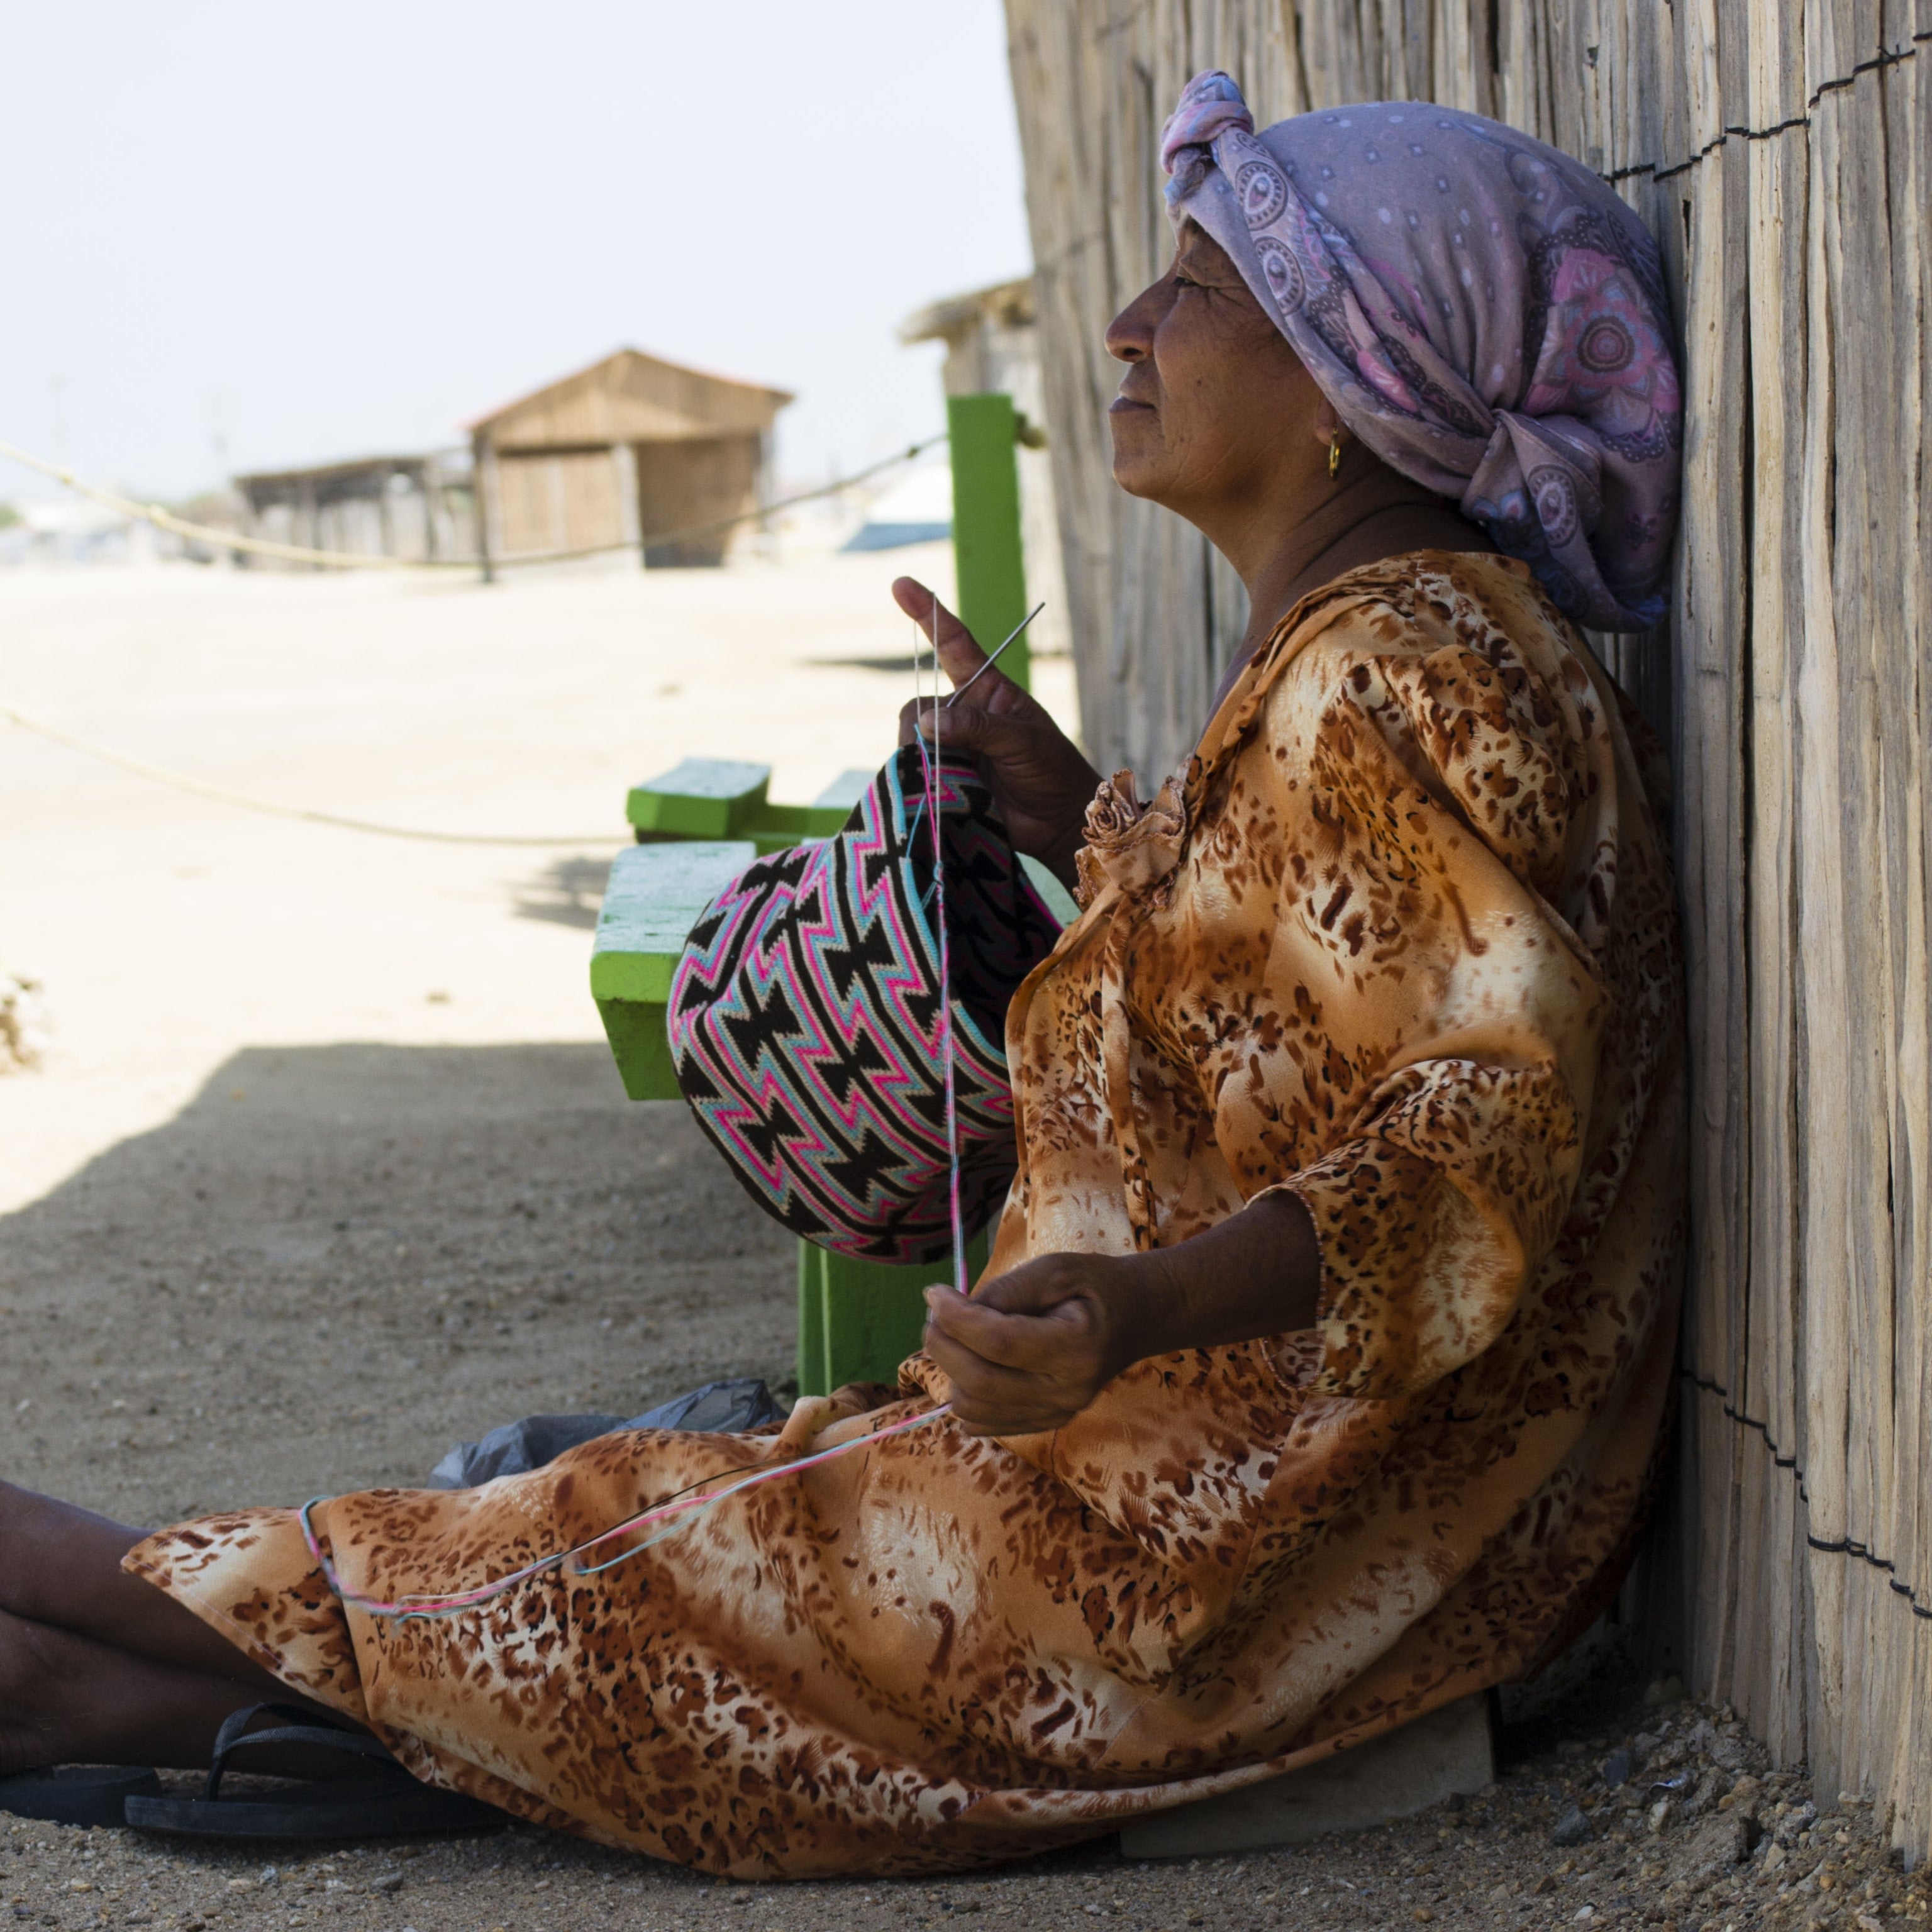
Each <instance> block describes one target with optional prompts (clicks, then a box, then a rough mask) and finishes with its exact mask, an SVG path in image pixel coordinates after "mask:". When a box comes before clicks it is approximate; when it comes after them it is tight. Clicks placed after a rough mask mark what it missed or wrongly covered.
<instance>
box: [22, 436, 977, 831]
mask: <svg viewBox="0 0 1932 1932" xmlns="http://www.w3.org/2000/svg"><path fill="white" fill-rule="evenodd" d="M945 440H946V432H945V431H944V430H942V431H940V432H939V434H938V435H936V436H929V437H926V438H925V439H924V440H922V441H920V442H918V443H908V444H907V446H906V447H905V448H904V449H901V450H895V451H894V452H892V455H890V456H882V457H880V458H879V460H877V462H876V463H868V464H867V465H866V466H865V468H864V469H855V470H854V471H853V472H852V473H851V475H849V476H841V477H839V478H837V479H836V480H835V481H832V482H830V483H821V484H819V485H818V486H817V487H816V488H814V489H811V490H800V491H799V493H797V494H796V496H785V497H781V499H779V500H778V502H775V503H763V504H760V505H759V506H758V507H757V508H756V509H752V510H739V511H733V513H732V514H730V515H729V516H726V517H712V519H711V520H709V522H708V523H691V524H688V525H687V526H685V528H684V529H678V530H664V531H652V532H649V533H647V534H646V535H643V536H640V537H633V538H628V539H627V540H625V541H624V542H622V543H608V544H589V545H586V547H583V549H580V550H519V551H517V552H515V553H514V554H512V555H510V556H493V557H491V558H490V559H489V563H490V568H492V569H493V570H495V569H507V568H510V567H511V565H523V564H526V563H568V562H573V561H574V560H575V559H577V558H579V557H585V556H610V555H612V554H613V553H615V552H616V551H619V550H637V549H640V548H642V547H653V546H656V545H658V544H677V543H688V542H689V541H691V540H692V539H693V538H697V537H705V536H715V535H717V534H718V532H719V531H721V530H728V529H736V526H738V525H739V524H740V523H762V522H763V520H764V519H765V518H766V517H775V516H776V515H777V514H778V512H779V511H781V510H791V509H796V508H797V507H798V505H799V504H801V503H815V502H818V501H819V500H820V498H822V497H826V496H838V495H839V494H841V493H842V492H844V491H845V490H850V489H853V488H855V487H856V486H857V485H858V484H861V483H864V482H868V481H870V480H871V478H873V477H874V476H876V475H878V474H879V473H880V471H882V470H886V469H893V468H895V467H896V466H898V464H900V463H910V462H912V461H913V460H914V459H915V458H918V457H920V456H923V455H925V454H926V452H927V451H928V450H929V449H935V448H936V447H937V446H938V445H939V444H941V443H944V441H945ZM0 456H5V457H7V458H10V459H11V460H13V462H15V463H19V464H20V466H22V467H23V469H31V470H34V471H36V472H38V473H39V474H40V475H43V476H49V477H51V478H52V479H53V480H54V481H55V482H56V483H58V484H62V485H63V486H64V487H66V488H68V489H69V490H73V491H74V492H75V493H76V494H77V495H79V496H87V497H91V498H92V499H93V500H94V501H95V502H97V503H103V504H105V505H107V508H110V509H111V510H114V511H118V513H119V514H121V515H122V516H124V517H133V518H135V519H136V520H139V521H141V522H143V523H152V524H153V525H154V527H155V528H156V529H160V530H166V531H167V532H169V534H170V535H174V536H178V537H184V538H187V539H188V540H189V541H192V542H194V543H202V544H208V545H210V546H211V547H213V548H215V549H218V550H238V551H242V552H244V553H246V554H248V556H272V557H275V558H278V559H281V561H282V562H285V563H312V564H316V565H321V566H323V567H326V568H329V569H334V570H441V571H448V570H480V569H481V568H482V567H483V563H484V559H483V558H482V557H481V556H470V557H423V558H416V557H405V556H380V555H378V554H377V553H375V552H374V551H369V550H311V549H310V548H309V547H308V545H307V544H285V543H278V542H276V541H275V539H274V538H271V537H251V536H244V535H242V533H241V532H239V531H236V530H218V529H215V528H214V526H213V525H212V524H210V523H191V522H190V521H189V520H188V519H187V517H178V516H176V515H175V513H174V512H173V511H172V510H169V509H166V508H163V506H162V505H160V504H159V503H139V502H136V501H135V500H134V499H133V497H131V496H122V495H121V494H120V493H118V491H117V490H104V489H103V488H101V486H100V485H99V484H96V483H88V482H85V481H83V480H82V479H81V478H80V477H78V476H77V475H75V474H74V472H73V471H72V470H71V469H67V468H65V466H62V464H60V463H49V462H48V461H47V460H46V458H44V457H40V456H35V455H34V454H33V453H32V452H31V451H28V450H25V449H17V448H16V447H15V446H13V444H12V443H4V442H0ZM498 842H501V841H498Z"/></svg>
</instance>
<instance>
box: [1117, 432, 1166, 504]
mask: <svg viewBox="0 0 1932 1932" xmlns="http://www.w3.org/2000/svg"><path fill="white" fill-rule="evenodd" d="M1164 480H1165V469H1164V466H1163V465H1162V464H1160V463H1150V462H1148V461H1147V460H1145V458H1140V457H1137V456H1136V455H1134V454H1133V452H1129V451H1124V450H1123V449H1121V448H1120V447H1119V446H1118V444H1117V445H1116V446H1115V450H1114V481H1115V482H1116V483H1118V484H1119V485H1120V486H1121V488H1122V489H1123V490H1125V491H1126V492H1127V494H1128V495H1129V496H1143V497H1145V498H1146V499H1147V500H1148V502H1154V503H1158V502H1161V501H1162V500H1163V493H1162V488H1161V486H1162V484H1163V481H1164Z"/></svg>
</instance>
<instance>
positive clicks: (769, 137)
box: [0, 0, 1029, 500]
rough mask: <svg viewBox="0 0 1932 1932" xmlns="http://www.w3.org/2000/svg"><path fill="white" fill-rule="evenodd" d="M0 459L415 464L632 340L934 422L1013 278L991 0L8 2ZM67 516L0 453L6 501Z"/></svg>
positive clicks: (804, 416)
mask: <svg viewBox="0 0 1932 1932" xmlns="http://www.w3.org/2000/svg"><path fill="white" fill-rule="evenodd" d="M0 196H4V199H0V235H4V236H5V243H4V251H5V252H4V260H5V274H4V276H3V277H0V284H4V287H5V290H6V296H5V302H4V303H0V440H6V441H8V442H10V443H17V444H18V445H20V446H23V447H24V448H26V449H31V450H34V451H35V452H38V453H40V454H43V455H47V456H49V457H50V458H53V459H55V460H65V461H67V462H68V463H71V464H72V465H73V466H74V468H75V469H77V471H79V472H81V473H82V474H83V475H87V476H89V477H91V478H95V479H98V480H101V481H107V482H110V483H113V484H121V485H123V486H126V487H131V488H133V489H136V490H140V491H142V492H145V493H149V494H151V495H161V494H168V495H178V494H182V493H187V492H188V491H190V490H194V489H196V488H199V487H202V486H204V485H205V484H208V483H209V482H211V481H213V480H214V479H215V478H216V477H217V475H218V474H220V470H221V467H222V464H221V461H220V458H218V456H217V447H218V446H220V445H221V444H222V443H225V446H226V452H227V455H226V467H227V468H228V469H232V470H247V469H272V468H279V467H283V466H293V465H297V464H301V463H309V462H316V461H322V460H328V459H329V458H335V457H341V456H353V455H360V454H365V453H371V452H377V451H379V450H380V451H397V450H401V451H407V450H411V449H427V448H434V447H436V446H440V445H442V444H445V443H449V442H451V441H453V440H457V438H458V434H459V432H458V425H460V423H461V422H463V420H464V419H466V418H468V417H470V416H475V415H480V414H481V413H483V412H484V410H487V409H488V408H489V407H491V406H492V405H493V404H496V403H498V402H500V401H506V400H508V398H511V397H512V396H515V395H520V394H522V393H523V392H526V391H527V390H529V389H534V388H535V387H537V386H539V385H540V384H541V383H544V382H546V381H548V380H550V379H552V378H553V377H557V376H560V375H562V374H566V373H568V371H571V370H572V369H574V368H579V367H580V366H581V365H583V364H585V363H586V362H592V361H594V360H595V359H596V358H598V356H601V355H603V354H604V353H606V352H607V351H608V350H611V349H613V348H616V347H619V345H621V344H633V345H634V346H635V347H638V348H641V349H646V350H652V351H653V352H655V353H658V354H661V355H664V356H669V357H671V358H673V359H675V360H678V361H683V362H692V363H695V364H697V365H700V366H703V367H707V368H715V369H718V370H721V371H724V372H725V373H727V374H740V375H745V376H749V377H754V378H755V379H757V380H761V381H764V382H768V383H773V384H775V385H776V386H779V387H781V388H786V389H794V390H796V392H798V394H799V401H798V402H797V403H796V404H794V405H793V407H791V408H790V410H787V411H786V412H785V413H784V416H781V418H780V419H779V425H780V443H779V466H780V469H781V473H782V474H784V475H785V476H786V477H787V478H790V479H796V478H800V477H805V478H817V477H820V476H823V475H826V474H827V473H829V469H830V466H832V465H833V464H834V463H836V464H838V465H839V466H841V467H846V468H849V467H851V466H854V465H856V463H860V462H862V461H864V460H866V459H867V458H869V457H871V456H872V455H875V454H877V453H879V452H881V451H883V450H884V449H888V448H889V447H890V446H892V444H893V443H895V442H898V441H900V440H905V439H908V438H910V437H913V436H916V435H918V434H922V433H923V432H926V431H930V430H932V429H933V428H936V427H938V426H939V425H940V424H941V421H942V418H943V408H942V404H941V398H940V394H939V385H938V373H937V366H938V351H937V349H936V347H935V346H932V345H928V346H927V347H924V348H922V349H919V350H905V349H901V348H900V347H898V344H897V343H896V341H895V337H894V334H893V330H894V326H895V324H896V323H898V321H899V320H901V318H902V317H904V315H906V314H907V313H908V312H910V311H911V310H913V309H914V308H918V307H919V306H920V305H922V304H923V303H925V302H929V301H930V300H932V299H934V298H935V297H936V296H943V295H948V294H952V293H956V292H958V291H959V290H965V289H970V288H974V287H979V286H980V285H982V284H986V283H988V282H992V281H999V280H1001V279H1004V278H1007V277H1009V276H1013V275H1022V274H1024V273H1025V272H1026V270H1027V268H1028V263H1029V251H1028V243H1027V235H1026V223H1025V209H1024V206H1023V204H1022V189H1021V179H1020V165H1019V142H1018V136H1017V135H1016V131H1015V128H1014V123H1013V104H1012V98H1011V94H1010V88H1009V84H1008V81H1007V68H1006V44H1005V29H1004V19H1003V14H1002V9H1001V5H1000V0H817V5H812V6H801V5H798V4H797V0H683V3H682V4H677V0H545V4H543V5H532V4H530V0H523V4H520V5H508V4H505V0H386V4H381V5H378V4H374V0H329V4H328V5H320V6H319V5H314V4H302V5H296V4H293V0H65V4H61V5H47V4H46V0H0ZM49 493H55V491H54V486H52V485H50V484H45V483H42V482H40V481H38V480H37V479H36V478H33V477H32V476H31V475H29V474H28V473H27V472H24V471H23V470H22V469H20V468H18V467H17V466H15V465H13V464H10V463H7V462H5V460H0V499H5V498H13V499H15V500H25V499H28V498H31V497H36V496H46V495H47V494H49Z"/></svg>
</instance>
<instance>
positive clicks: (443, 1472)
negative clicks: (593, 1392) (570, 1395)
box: [427, 1376, 785, 1490]
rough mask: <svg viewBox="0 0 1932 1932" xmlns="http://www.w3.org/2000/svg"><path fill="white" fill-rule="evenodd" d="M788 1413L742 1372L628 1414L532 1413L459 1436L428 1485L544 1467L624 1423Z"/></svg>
mask: <svg viewBox="0 0 1932 1932" xmlns="http://www.w3.org/2000/svg"><path fill="white" fill-rule="evenodd" d="M784 1413H785V1412H784V1409H782V1408H781V1407H780V1406H779V1405H778V1400H777V1398H776V1397H775V1396H773V1394H772V1392H771V1391H770V1390H769V1389H768V1388H766V1386H765V1385H764V1384H763V1382H760V1381H758V1380H757V1378H756V1377H754V1376H737V1377H736V1378H734V1379H733V1380H731V1381H729V1382H706V1384H705V1385H704V1386H703V1388H699V1389H693V1390H692V1391H691V1393H690V1394H688V1395H680V1396H676V1397H673V1398H672V1400H670V1401H669V1402H661V1403H658V1406H657V1407H656V1408H655V1409H646V1410H645V1412H643V1415H634V1416H631V1418H628V1421H627V1420H626V1419H625V1418H624V1417H622V1416H621V1415H526V1416H525V1417H523V1418H522V1420H521V1421H517V1422H506V1423H505V1424H502V1427H500V1428H496V1429H493V1430H490V1433H489V1434H488V1435H487V1436H484V1438H483V1439H482V1440H481V1442H459V1443H458V1445H456V1447H455V1448H454V1449H452V1450H451V1451H450V1452H449V1454H448V1455H447V1456H446V1457H444V1458H443V1460H442V1461H441V1462H440V1463H437V1466H436V1467H435V1468H434V1469H432V1470H431V1472H430V1474H429V1482H428V1485H427V1487H429V1488H431V1489H432V1490H473V1489H474V1488H475V1487H476V1486H477V1485H478V1484H479V1483H487V1482H488V1481H490V1480H491V1478H493V1477H496V1476H519V1475H522V1474H523V1472H524V1471H525V1470H526V1469H541V1468H542V1467H543V1466H544V1464H545V1463H549V1462H553V1461H554V1460H556V1457H559V1456H561V1455H562V1454H563V1452H564V1451H565V1450H566V1449H574V1448H577V1447H578V1446H579V1445H580V1444H583V1443H585V1442H593V1441H595V1439H596V1438H597V1437H598V1436H609V1435H610V1434H612V1433H614V1432H615V1431H616V1430H619V1429H699V1430H717V1431H733V1432H735V1431H737V1430H745V1429H756V1428H757V1427H760V1425H761V1424H765V1423H767V1422H778V1421H783V1419H784Z"/></svg>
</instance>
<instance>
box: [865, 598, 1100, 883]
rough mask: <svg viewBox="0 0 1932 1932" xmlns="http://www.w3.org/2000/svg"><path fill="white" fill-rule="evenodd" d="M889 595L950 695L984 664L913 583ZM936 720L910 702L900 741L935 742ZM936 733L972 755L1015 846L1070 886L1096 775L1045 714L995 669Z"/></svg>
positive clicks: (926, 707) (953, 621) (964, 634)
mask: <svg viewBox="0 0 1932 1932" xmlns="http://www.w3.org/2000/svg"><path fill="white" fill-rule="evenodd" d="M892 595H893V598H894V599H895V601H897V603H898V607H899V608H900V609H901V610H903V611H904V613H906V615H907V616H908V617H910V618H911V619H913V622H915V623H916V624H917V625H919V628H920V629H921V630H922V631H925V633H926V636H927V637H929V639H931V640H932V643H933V644H934V645H935V647H936V649H938V653H939V661H940V663H941V665H942V666H944V668H945V671H946V674H947V676H948V677H949V678H950V679H952V680H953V688H954V689H955V690H957V689H958V688H959V686H961V685H963V684H964V683H965V682H966V680H967V679H968V678H970V677H971V676H972V675H973V673H974V672H975V671H977V670H978V669H979V668H980V666H981V665H982V664H984V663H985V662H986V652H983V650H981V649H980V646H978V644H977V643H975V642H974V640H973V635H972V633H971V631H968V629H967V628H966V626H965V625H964V624H962V623H961V622H960V621H959V619H958V618H957V617H956V616H954V615H953V613H952V612H951V611H950V610H947V607H946V606H945V605H944V604H942V603H941V602H940V601H939V600H938V598H937V597H935V595H933V593H932V592H931V591H930V590H929V589H927V588H926V586H925V585H924V584H922V583H920V582H919V580H918V579H917V578H916V577H901V578H899V579H898V581H897V582H896V583H894V584H893V586H892ZM932 713H933V704H932V700H930V699H928V700H925V702H924V703H919V702H914V703H910V704H908V705H907V706H906V707H905V709H904V710H903V711H901V712H900V713H899V742H900V743H901V745H910V743H911V742H913V738H914V737H915V736H918V735H919V733H921V731H922V730H923V733H924V735H925V736H926V740H927V742H931V741H932V737H933V730H934V727H933V716H932ZM938 732H939V736H940V739H941V745H942V746H943V747H944V748H947V749H950V750H957V751H965V752H968V753H970V754H971V757H972V759H973V761H974V763H975V764H976V765H977V766H978V767H979V769H980V775H981V776H982V777H983V778H985V780H986V787H987V789H988V790H989V791H990V792H991V793H992V795H993V802H994V805H995V807H996V808H998V811H999V814H1000V816H1001V818H1002V819H1003V820H1005V822H1006V827H1007V837H1008V838H1010V839H1012V841H1013V844H1014V847H1015V848H1016V850H1019V851H1022V852H1024V853H1027V854H1028V855H1029V856H1031V857H1033V858H1035V859H1039V860H1040V862H1041V863H1042V864H1043V865H1046V867H1047V868H1048V869H1049V871H1052V874H1053V875H1054V876H1055V877H1056V878H1057V879H1058V880H1060V881H1061V883H1062V884H1063V885H1065V886H1069V887H1071V886H1073V883H1074V880H1075V876H1076V874H1075V871H1074V865H1073V855H1074V853H1076V852H1077V851H1079V849H1080V847H1081V844H1082V836H1083V835H1082V826H1083V825H1084V823H1085V819H1086V814H1087V807H1088V804H1089V803H1090V802H1091V800H1092V799H1093V796H1094V793H1095V791H1096V790H1098V789H1099V787H1100V773H1099V772H1097V771H1095V770H1094V767H1093V766H1091V765H1090V764H1089V763H1088V762H1087V760H1085V758H1084V757H1082V756H1081V754H1080V751H1079V747H1078V746H1077V745H1076V744H1075V743H1074V742H1073V739H1070V737H1068V736H1067V733H1065V732H1064V731H1063V730H1061V728H1060V727H1059V726H1058V724H1055V722H1054V721H1053V720H1052V718H1051V717H1050V716H1049V715H1048V714H1047V710H1046V706H1044V705H1043V704H1042V703H1040V702H1039V700H1037V699H1036V698H1034V697H1031V696H1030V695H1029V694H1028V693H1027V692H1025V691H1022V689H1021V688H1019V685H1016V683H1014V682H1013V679H1011V678H1010V677H1009V676H1007V674H1006V673H1005V672H1004V671H1003V670H1001V669H1000V668H999V667H998V665H997V664H996V665H995V667H993V668H992V670H989V671H988V672H987V673H986V676H984V677H983V678H981V679H980V681H979V682H978V683H977V684H976V685H974V687H973V689H972V691H971V694H969V695H968V696H967V697H962V699H961V700H959V703H957V704H955V705H953V706H951V707H950V709H947V712H946V714H945V716H944V718H942V719H941V721H940V724H939V727H938Z"/></svg>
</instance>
